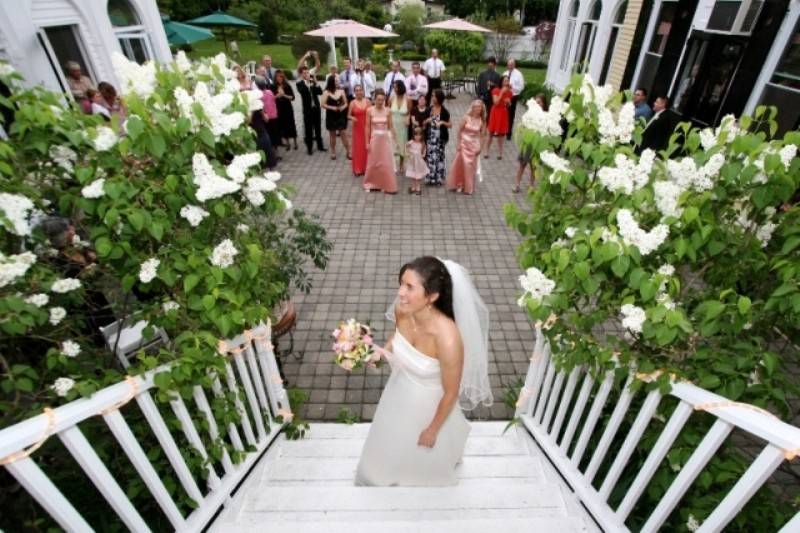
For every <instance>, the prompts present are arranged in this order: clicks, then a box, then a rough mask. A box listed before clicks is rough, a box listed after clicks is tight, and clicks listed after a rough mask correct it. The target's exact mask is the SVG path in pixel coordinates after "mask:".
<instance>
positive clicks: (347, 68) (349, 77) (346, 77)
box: [339, 57, 356, 101]
mask: <svg viewBox="0 0 800 533" xmlns="http://www.w3.org/2000/svg"><path fill="white" fill-rule="evenodd" d="M355 76H356V71H355V70H354V69H353V61H352V60H351V59H350V58H349V57H345V58H344V70H342V72H341V74H339V85H341V86H342V90H343V91H344V93H345V94H346V95H347V100H348V101H350V100H352V99H353V85H352V82H353V78H355Z"/></svg>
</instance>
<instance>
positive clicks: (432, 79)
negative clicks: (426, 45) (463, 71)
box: [422, 48, 447, 98]
mask: <svg viewBox="0 0 800 533" xmlns="http://www.w3.org/2000/svg"><path fill="white" fill-rule="evenodd" d="M422 70H424V71H425V75H426V76H427V77H428V90H427V92H426V93H425V97H426V98H430V97H431V93H432V92H433V91H435V90H436V89H439V88H441V86H442V72H444V71H445V70H447V69H446V68H445V67H444V62H443V61H442V60H441V59H439V51H438V50H437V49H436V48H433V49H432V50H431V57H429V58H428V59H426V60H425V63H423V64H422Z"/></svg>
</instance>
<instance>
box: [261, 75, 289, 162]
mask: <svg viewBox="0 0 800 533" xmlns="http://www.w3.org/2000/svg"><path fill="white" fill-rule="evenodd" d="M256 85H257V86H258V88H259V89H261V94H262V96H261V101H262V102H264V115H265V116H266V119H267V133H268V134H269V140H270V142H271V143H272V146H283V139H282V138H281V128H280V123H279V122H278V105H277V103H276V102H275V94H274V93H273V92H272V90H271V89H270V88H269V85H267V81H266V80H262V79H261V78H259V79H258V80H257V81H256Z"/></svg>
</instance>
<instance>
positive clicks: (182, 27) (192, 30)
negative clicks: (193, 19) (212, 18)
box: [164, 20, 214, 45]
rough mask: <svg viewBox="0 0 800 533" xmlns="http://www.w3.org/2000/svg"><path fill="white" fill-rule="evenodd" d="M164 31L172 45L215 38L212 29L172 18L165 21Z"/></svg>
mask: <svg viewBox="0 0 800 533" xmlns="http://www.w3.org/2000/svg"><path fill="white" fill-rule="evenodd" d="M164 31H165V32H166V34H167V41H168V42H169V44H172V45H182V44H192V43H196V42H197V41H204V40H205V39H213V38H214V33H213V32H212V31H211V30H207V29H205V28H201V27H199V26H192V25H191V24H184V23H183V22H175V21H172V20H165V21H164Z"/></svg>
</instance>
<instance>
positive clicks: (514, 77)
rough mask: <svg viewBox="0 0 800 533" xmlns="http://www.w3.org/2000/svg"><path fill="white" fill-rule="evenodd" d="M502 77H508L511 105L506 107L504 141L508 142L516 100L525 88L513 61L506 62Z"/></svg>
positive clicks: (522, 78)
mask: <svg viewBox="0 0 800 533" xmlns="http://www.w3.org/2000/svg"><path fill="white" fill-rule="evenodd" d="M503 76H508V81H509V83H510V84H511V105H510V106H509V107H508V135H506V139H508V140H509V141H510V140H511V134H512V133H513V132H514V114H515V112H516V111H517V100H518V99H519V93H521V92H522V89H524V88H525V78H524V77H523V76H522V72H520V71H519V69H518V68H517V62H516V61H514V60H513V59H509V60H508V70H506V71H505V72H503Z"/></svg>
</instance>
